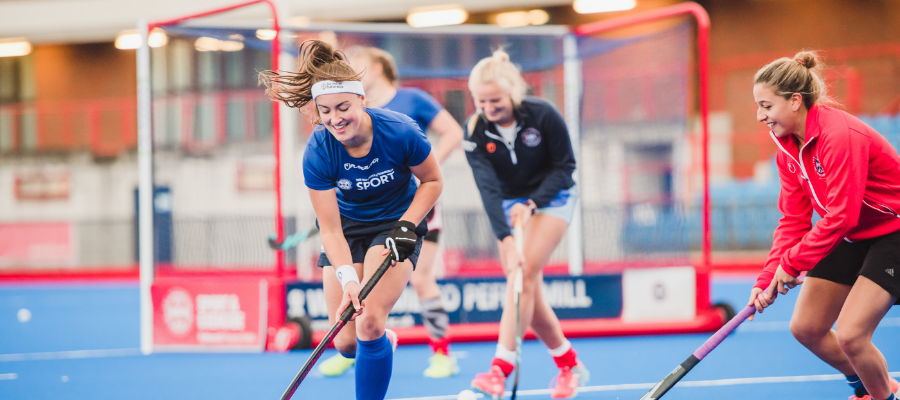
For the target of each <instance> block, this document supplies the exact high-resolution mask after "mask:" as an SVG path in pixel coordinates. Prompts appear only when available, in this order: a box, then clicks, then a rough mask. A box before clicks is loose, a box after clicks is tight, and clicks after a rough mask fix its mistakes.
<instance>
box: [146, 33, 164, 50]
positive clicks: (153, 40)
mask: <svg viewBox="0 0 900 400" xmlns="http://www.w3.org/2000/svg"><path fill="white" fill-rule="evenodd" d="M147 43H149V44H150V47H153V48H157V47H163V46H165V45H166V44H167V43H169V37H168V36H166V32H164V31H163V30H162V29H159V28H155V29H153V30H152V31H151V32H150V37H148V38H147Z"/></svg>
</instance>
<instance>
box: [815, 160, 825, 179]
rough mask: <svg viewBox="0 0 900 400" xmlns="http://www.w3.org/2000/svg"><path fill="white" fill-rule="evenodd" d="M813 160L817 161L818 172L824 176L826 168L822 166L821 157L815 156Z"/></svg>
mask: <svg viewBox="0 0 900 400" xmlns="http://www.w3.org/2000/svg"><path fill="white" fill-rule="evenodd" d="M813 162H815V163H816V173H817V174H819V176H824V175H825V169H824V168H822V163H821V162H819V157H813Z"/></svg>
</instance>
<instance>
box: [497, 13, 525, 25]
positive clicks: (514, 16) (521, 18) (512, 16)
mask: <svg viewBox="0 0 900 400" xmlns="http://www.w3.org/2000/svg"><path fill="white" fill-rule="evenodd" d="M496 21H497V25H500V26H502V27H504V28H511V27H514V26H525V25H528V23H529V18H528V11H511V12H505V13H500V14H497V17H496Z"/></svg>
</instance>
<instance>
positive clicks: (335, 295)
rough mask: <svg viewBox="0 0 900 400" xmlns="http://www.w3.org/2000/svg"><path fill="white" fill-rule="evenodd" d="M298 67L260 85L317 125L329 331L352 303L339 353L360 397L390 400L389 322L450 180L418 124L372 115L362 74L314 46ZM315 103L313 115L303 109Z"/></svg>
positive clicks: (306, 167)
mask: <svg viewBox="0 0 900 400" xmlns="http://www.w3.org/2000/svg"><path fill="white" fill-rule="evenodd" d="M298 67H299V68H298V72H289V71H264V72H262V73H261V74H260V81H261V82H262V83H263V84H265V86H266V93H267V94H268V95H269V96H270V97H271V98H272V99H274V100H278V101H281V102H283V103H284V104H286V105H287V106H289V107H293V108H298V109H301V111H304V112H308V113H309V114H311V116H312V118H313V119H314V120H315V121H314V122H315V123H316V124H318V126H316V128H315V130H314V131H313V133H312V135H310V138H309V141H308V142H307V146H306V150H305V151H304V154H303V177H304V180H305V183H306V186H307V187H308V190H309V197H310V200H311V201H312V205H313V209H314V210H315V213H316V219H317V224H318V226H319V230H320V236H321V238H322V247H323V249H324V251H323V253H322V254H320V257H319V262H318V265H319V266H320V267H323V268H324V270H323V274H322V280H323V282H322V285H323V289H324V292H325V302H326V304H327V306H328V313H329V319H330V321H329V322H331V323H332V324H334V323H335V322H336V321H337V319H338V317H339V315H340V314H341V312H343V310H344V309H346V307H347V306H348V305H349V304H351V303H352V304H353V306H354V307H356V309H357V310H358V311H357V313H356V314H355V315H354V320H353V321H352V322H349V323H348V324H347V325H346V326H345V327H344V329H343V330H342V331H341V332H340V333H339V334H338V335H337V336H336V337H335V339H334V345H335V347H336V348H337V350H338V351H339V352H341V353H342V354H344V355H345V356H346V357H348V358H353V357H355V359H356V366H357V367H356V398H357V399H360V400H379V399H384V397H385V394H386V393H387V388H388V384H389V383H390V379H391V370H392V364H393V347H394V346H395V344H392V343H391V341H390V339H389V338H388V334H387V333H386V330H385V323H386V322H387V318H388V314H389V313H390V311H391V308H393V306H394V303H395V302H396V301H397V299H399V298H400V295H401V294H402V293H403V289H404V288H405V287H406V284H407V283H408V282H409V278H410V275H412V273H413V270H414V269H415V265H416V261H417V259H418V256H419V252H420V250H421V247H422V241H423V237H424V236H425V234H426V233H427V231H428V228H427V224H426V223H425V221H424V218H425V215H426V214H427V213H428V210H430V209H431V208H432V207H434V204H435V202H437V199H438V197H439V196H440V194H441V190H442V188H443V178H442V176H441V171H440V167H439V166H438V162H437V159H436V157H435V155H434V154H433V153H432V151H431V144H430V143H429V142H428V139H427V138H426V137H425V134H424V133H422V131H421V129H419V127H418V125H416V123H415V122H414V121H413V120H412V119H410V118H409V117H407V116H406V115H403V114H400V113H396V112H393V111H387V110H381V109H377V108H366V107H365V102H366V97H365V92H364V90H363V85H362V82H360V81H359V78H360V75H361V74H359V73H357V72H356V71H355V70H354V69H353V67H351V66H350V64H349V62H348V61H347V58H346V56H345V55H344V54H343V53H341V52H340V51H335V49H334V48H333V47H332V46H331V45H330V44H328V43H326V42H323V41H321V40H315V39H311V40H307V41H304V42H303V43H302V44H301V45H300V54H299V62H298ZM311 102H312V103H313V105H314V107H315V110H314V111H313V110H309V109H304V107H305V106H306V105H307V104H309V103H311ZM413 177H415V178H416V179H418V181H419V183H418V184H417V183H416V179H413ZM390 252H393V253H394V254H395V257H396V258H395V260H396V261H397V262H396V263H395V264H394V266H393V268H392V269H391V270H390V271H388V272H387V273H386V274H384V276H383V277H382V278H381V280H380V281H379V282H378V284H377V285H376V286H375V287H374V288H373V290H372V292H371V293H370V294H369V296H368V297H367V298H366V300H365V301H363V302H362V303H360V301H359V291H360V288H361V284H364V283H365V281H367V280H368V279H370V278H371V276H372V274H373V273H374V272H375V270H376V269H377V268H378V266H379V265H380V264H381V262H382V261H383V260H384V258H385V257H386V256H387V255H388V254H389V253H390ZM360 275H361V276H362V278H363V279H362V282H360V279H359V276H360ZM363 310H365V312H363Z"/></svg>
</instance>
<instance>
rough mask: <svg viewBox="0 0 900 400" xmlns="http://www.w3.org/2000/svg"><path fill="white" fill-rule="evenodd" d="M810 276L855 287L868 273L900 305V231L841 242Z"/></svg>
mask: <svg viewBox="0 0 900 400" xmlns="http://www.w3.org/2000/svg"><path fill="white" fill-rule="evenodd" d="M806 276H809V277H813V278H819V279H825V280H827V281H831V282H835V283H840V284H842V285H847V286H853V284H854V283H856V278H857V277H859V276H865V277H866V278H869V279H870V280H871V281H872V282H875V283H876V284H878V286H881V287H882V288H883V289H884V290H886V291H887V292H888V293H890V294H891V296H894V297H897V298H898V300H897V302H895V303H894V304H900V232H894V233H890V234H887V235H884V236H879V237H877V238H872V239H866V240H860V241H856V242H853V243H850V242H847V241H841V243H840V244H838V245H837V247H835V248H834V250H833V251H832V252H831V254H829V255H827V256H825V258H823V259H822V260H821V261H819V263H818V264H816V266H815V267H813V269H811V270H809V271H808V272H807V273H806Z"/></svg>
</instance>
